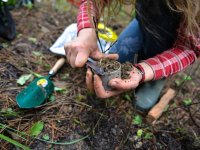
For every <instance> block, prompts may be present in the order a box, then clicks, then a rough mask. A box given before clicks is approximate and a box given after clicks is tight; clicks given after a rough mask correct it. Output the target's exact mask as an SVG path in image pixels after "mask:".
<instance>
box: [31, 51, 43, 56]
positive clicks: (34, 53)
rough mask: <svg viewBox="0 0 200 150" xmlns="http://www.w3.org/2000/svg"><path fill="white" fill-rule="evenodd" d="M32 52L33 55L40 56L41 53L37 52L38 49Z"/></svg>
mask: <svg viewBox="0 0 200 150" xmlns="http://www.w3.org/2000/svg"><path fill="white" fill-rule="evenodd" d="M32 54H33V55H35V56H41V55H42V53H41V52H39V51H32Z"/></svg>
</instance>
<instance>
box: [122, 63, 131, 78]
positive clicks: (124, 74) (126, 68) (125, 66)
mask: <svg viewBox="0 0 200 150" xmlns="http://www.w3.org/2000/svg"><path fill="white" fill-rule="evenodd" d="M121 65H122V69H121V72H122V74H121V77H122V79H129V78H130V74H129V72H130V71H131V70H132V69H133V64H132V63H131V62H128V61H127V62H125V63H122V64H121Z"/></svg>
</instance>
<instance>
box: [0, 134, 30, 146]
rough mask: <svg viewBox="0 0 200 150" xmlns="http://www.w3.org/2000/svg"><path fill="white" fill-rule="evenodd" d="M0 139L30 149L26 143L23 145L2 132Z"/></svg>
mask: <svg viewBox="0 0 200 150" xmlns="http://www.w3.org/2000/svg"><path fill="white" fill-rule="evenodd" d="M0 139H3V140H5V141H7V142H9V143H11V144H13V145H15V146H17V147H20V148H22V149H24V150H30V148H29V147H27V146H26V145H23V144H21V143H19V142H18V141H15V140H13V139H11V138H9V137H7V136H5V135H3V134H0Z"/></svg>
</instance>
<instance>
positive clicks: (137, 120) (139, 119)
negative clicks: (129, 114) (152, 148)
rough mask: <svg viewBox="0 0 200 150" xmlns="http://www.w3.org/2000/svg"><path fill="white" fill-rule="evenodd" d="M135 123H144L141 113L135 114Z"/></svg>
mask: <svg viewBox="0 0 200 150" xmlns="http://www.w3.org/2000/svg"><path fill="white" fill-rule="evenodd" d="M133 124H135V125H140V124H142V118H141V117H140V116H139V115H137V116H135V117H134V119H133Z"/></svg>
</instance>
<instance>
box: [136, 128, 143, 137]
mask: <svg viewBox="0 0 200 150" xmlns="http://www.w3.org/2000/svg"><path fill="white" fill-rule="evenodd" d="M142 134H143V130H142V129H139V130H137V136H138V137H139V138H141V137H142Z"/></svg>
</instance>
